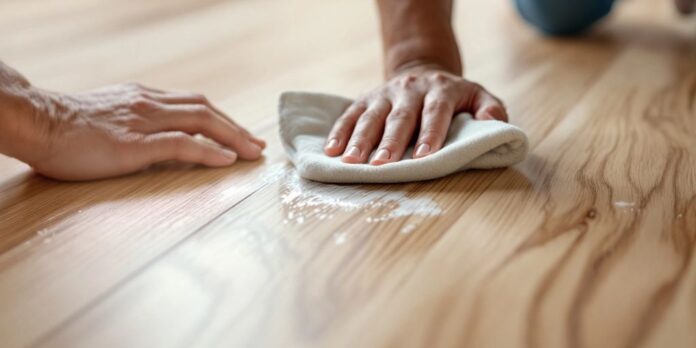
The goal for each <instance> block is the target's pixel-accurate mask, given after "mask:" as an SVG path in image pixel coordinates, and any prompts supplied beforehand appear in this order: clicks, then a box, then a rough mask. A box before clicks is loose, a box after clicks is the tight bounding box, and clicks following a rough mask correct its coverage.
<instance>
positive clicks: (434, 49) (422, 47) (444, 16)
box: [377, 0, 462, 78]
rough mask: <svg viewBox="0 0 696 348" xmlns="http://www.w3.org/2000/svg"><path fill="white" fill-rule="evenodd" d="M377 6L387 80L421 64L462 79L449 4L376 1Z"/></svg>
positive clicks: (432, 0) (447, 1)
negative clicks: (434, 67) (437, 68)
mask: <svg viewBox="0 0 696 348" xmlns="http://www.w3.org/2000/svg"><path fill="white" fill-rule="evenodd" d="M377 5H378V8H379V13H380V18H381V25H382V43H383V48H384V60H385V62H384V63H385V75H386V77H387V78H389V77H392V76H394V75H396V74H398V73H399V72H401V71H403V70H405V69H408V68H409V67H411V66H415V65H421V64H424V65H432V66H438V67H440V68H442V69H444V70H446V71H449V72H451V73H454V74H457V75H461V73H462V62H461V57H460V54H459V47H458V46H457V41H456V38H455V36H454V32H453V31H452V25H451V24H452V23H451V22H452V20H451V17H452V0H377Z"/></svg>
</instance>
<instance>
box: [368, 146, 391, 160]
mask: <svg viewBox="0 0 696 348" xmlns="http://www.w3.org/2000/svg"><path fill="white" fill-rule="evenodd" d="M389 157H391V153H390V152H389V150H387V149H381V150H379V151H377V154H376V155H375V157H374V158H372V162H373V163H374V162H375V161H381V162H387V161H389Z"/></svg>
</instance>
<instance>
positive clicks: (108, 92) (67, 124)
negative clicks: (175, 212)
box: [17, 84, 266, 180]
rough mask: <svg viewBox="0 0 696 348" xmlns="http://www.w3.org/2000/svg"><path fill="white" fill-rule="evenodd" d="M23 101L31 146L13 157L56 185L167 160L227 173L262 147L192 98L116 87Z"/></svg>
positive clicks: (201, 100) (203, 102)
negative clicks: (28, 103) (28, 104)
mask: <svg viewBox="0 0 696 348" xmlns="http://www.w3.org/2000/svg"><path fill="white" fill-rule="evenodd" d="M29 95H30V98H29V99H30V101H31V107H29V108H28V109H29V111H30V113H31V115H30V116H28V117H26V118H25V119H30V120H31V122H30V124H29V125H26V126H25V130H27V131H28V132H30V133H31V134H32V136H31V137H32V138H35V139H39V140H38V141H36V140H34V142H33V143H34V144H35V145H34V146H31V147H30V148H28V149H24V151H20V152H19V153H21V156H17V157H18V158H19V159H20V160H23V161H25V162H27V163H28V164H30V165H31V166H32V167H33V168H34V169H35V170H36V171H37V172H38V173H41V174H43V175H45V176H48V177H52V178H56V179H61V180H89V179H99V178H106V177H111V176H117V175H123V174H128V173H132V172H135V171H138V170H141V169H144V168H146V167H148V166H149V165H151V164H154V163H157V162H162V161H168V160H177V161H182V162H190V163H197V164H203V165H206V166H210V167H220V166H227V165H230V164H232V163H234V162H235V161H236V160H237V158H242V159H247V160H254V159H257V158H259V157H260V155H261V151H262V149H263V148H264V147H265V146H266V144H265V143H264V141H263V140H261V139H259V138H256V137H254V136H253V135H251V134H250V133H249V132H248V131H246V130H245V129H244V128H242V127H241V126H239V125H238V124H236V123H235V122H234V121H232V120H231V119H229V118H228V117H227V116H226V115H225V114H224V113H222V112H221V111H220V110H219V109H217V108H216V107H215V106H213V105H212V104H211V103H210V102H209V101H208V100H207V99H206V98H205V97H204V96H202V95H198V94H193V93H184V92H166V91H162V90H157V89H153V88H149V87H144V86H141V85H138V84H122V85H115V86H109V87H105V88H101V89H97V90H93V91H88V92H85V93H79V94H74V95H65V94H58V93H53V92H46V91H41V90H35V89H34V90H32V92H31V93H29ZM195 134H202V135H204V136H206V137H207V138H210V139H212V140H214V141H215V143H213V142H210V141H204V140H202V139H200V138H197V137H194V135H195Z"/></svg>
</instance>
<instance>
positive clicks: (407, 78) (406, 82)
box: [396, 73, 417, 88]
mask: <svg viewBox="0 0 696 348" xmlns="http://www.w3.org/2000/svg"><path fill="white" fill-rule="evenodd" d="M416 79H417V77H416V75H415V74H413V73H406V74H404V75H403V76H400V77H398V78H397V79H396V84H397V85H398V86H401V87H405V88H408V87H410V86H411V85H413V84H414V83H415V82H416Z"/></svg>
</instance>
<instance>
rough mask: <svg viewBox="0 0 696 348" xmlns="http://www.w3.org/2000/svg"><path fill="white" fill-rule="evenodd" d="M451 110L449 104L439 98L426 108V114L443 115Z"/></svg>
mask: <svg viewBox="0 0 696 348" xmlns="http://www.w3.org/2000/svg"><path fill="white" fill-rule="evenodd" d="M448 108H449V102H447V101H445V100H444V99H443V98H437V99H434V100H432V101H430V102H429V103H428V104H427V105H426V106H425V112H426V113H428V114H431V115H435V116H437V115H441V114H442V113H443V112H445V111H446V110H447V109H448Z"/></svg>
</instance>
